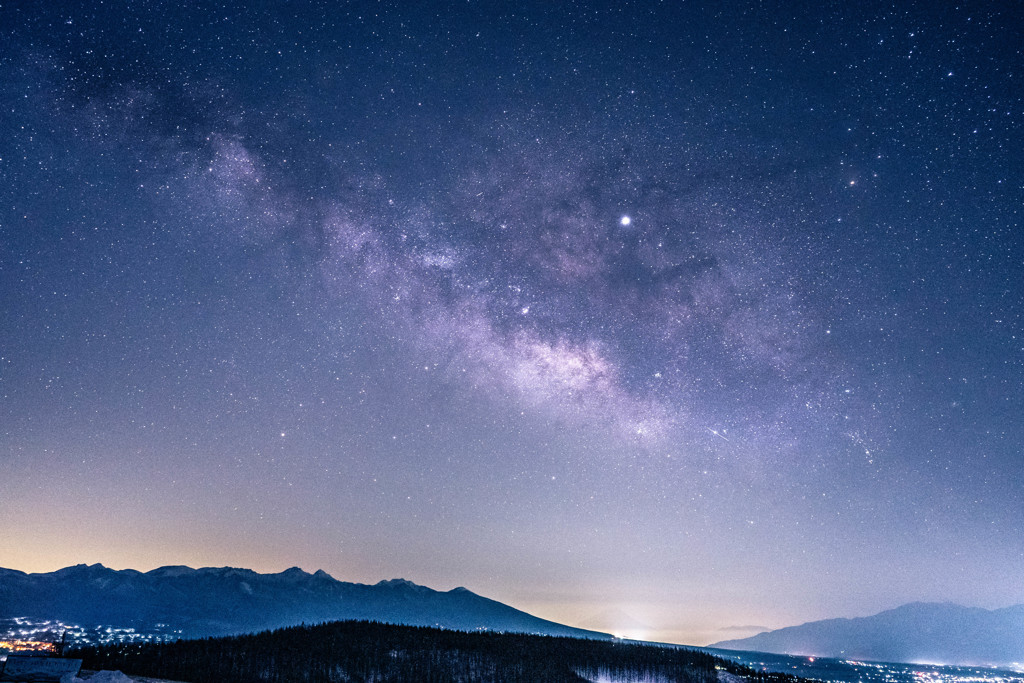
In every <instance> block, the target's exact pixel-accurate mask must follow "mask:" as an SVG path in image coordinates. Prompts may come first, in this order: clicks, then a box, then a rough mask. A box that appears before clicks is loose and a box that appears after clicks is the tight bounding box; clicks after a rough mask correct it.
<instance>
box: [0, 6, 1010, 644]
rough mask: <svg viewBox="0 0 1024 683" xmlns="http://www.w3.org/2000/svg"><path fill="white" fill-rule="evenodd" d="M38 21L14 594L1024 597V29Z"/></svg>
mask: <svg viewBox="0 0 1024 683" xmlns="http://www.w3.org/2000/svg"><path fill="white" fill-rule="evenodd" d="M0 17H2V22H0V24H2V26H3V27H4V28H3V29H2V35H3V44H4V46H5V48H4V50H3V55H2V57H0V84H2V85H0V92H2V93H3V102H4V105H3V107H2V114H0V116H2V121H3V126H4V130H5V131H7V133H6V134H5V136H4V138H3V140H2V141H0V174H2V180H3V182H2V186H3V187H2V188H0V286H2V292H3V294H2V298H0V306H2V308H0V311H2V315H3V318H2V322H3V341H2V346H0V356H2V359H0V422H2V426H0V448H2V450H0V467H2V468H3V471H4V475H3V477H2V480H3V483H0V494H2V499H3V502H2V503H0V510H2V511H3V514H4V517H5V520H7V524H5V525H4V528H3V531H2V532H0V545H3V547H4V548H7V549H9V550H5V558H6V559H4V560H3V562H2V564H3V565H4V566H9V567H13V568H17V569H25V570H30V571H49V570H52V569H55V568H57V567H59V566H63V565H65V564H71V563H76V562H103V563H105V564H108V565H111V566H115V567H134V568H139V569H146V568H152V567H155V566H159V565H161V564H193V565H216V566H222V565H237V566H247V567H252V568H255V569H259V570H274V571H279V570H281V569H284V568H285V567H287V566H291V565H299V566H302V567H303V568H306V569H308V570H315V569H319V568H323V569H325V570H327V571H329V572H330V573H332V574H333V575H334V576H336V577H338V578H341V579H346V580H360V581H377V580H380V579H383V578H389V577H392V576H403V577H406V578H409V579H412V580H414V581H418V582H420V583H426V584H428V585H431V586H434V587H437V588H450V587H453V586H455V585H466V586H468V587H470V588H471V589H473V590H475V591H477V592H480V593H483V594H486V595H489V596H491V597H495V598H498V599H502V600H506V601H509V602H511V603H513V604H515V605H516V606H519V607H523V608H527V609H530V610H532V611H533V612H535V613H537V614H539V615H541V616H545V617H548V618H552V619H557V620H560V621H564V622H568V623H572V624H575V625H581V626H586V627H592V628H600V629H606V630H623V629H628V630H629V633H630V634H631V635H642V636H649V637H658V638H662V639H668V640H675V641H679V642H710V641H713V640H720V639H724V638H725V637H734V636H736V635H737V633H738V632H737V631H736V630H735V628H730V627H735V626H736V625H738V624H754V623H756V624H765V625H767V626H773V627H774V626H783V625H786V624H789V623H793V622H797V621H806V620H809V619H813V618H822V617H830V616H852V615H858V614H868V613H871V612H873V611H878V610H880V609H884V608H888V607H892V606H895V605H897V604H900V603H902V602H909V601H911V600H951V601H958V602H962V603H965V604H972V605H979V606H985V607H998V606H1005V605H1008V604H1012V603H1015V602H1021V601H1024V592H1022V590H1024V589H1022V587H1021V584H1020V582H1019V581H1018V580H1016V577H1019V576H1020V572H1021V570H1022V569H1024V526H1022V524H1024V499H1022V493H1021V492H1022V491H1024V452H1022V448H1024V430H1022V424H1024V421H1022V420H1021V419H1020V417H1019V416H1020V415H1021V414H1024V405H1022V392H1021V387H1022V386H1024V342H1022V335H1024V318H1022V312H1024V304H1022V299H1021V292H1022V291H1024V237H1022V235H1024V232H1022V230H1021V225H1020V219H1021V206H1022V200H1024V188H1022V184H1021V182H1022V181H1021V177H1022V176H1021V161H1020V160H1021V159H1024V149H1022V145H1021V140H1022V139H1024V135H1022V130H1021V116H1022V114H1024V111H1022V90H1021V87H1020V85H1019V83H1018V79H1019V77H1020V76H1021V72H1022V66H1024V64H1022V58H1021V54H1020V49H1019V47H1018V45H1017V43H1018V42H1019V41H1018V40H1016V33H1017V29H1018V28H1019V27H1020V26H1021V25H1022V20H1024V17H1022V16H1021V15H1020V14H1019V12H1016V11H1015V10H1012V9H1008V8H1003V9H977V10H975V9H973V8H960V9H954V8H949V9H945V8H943V9H935V8H932V7H926V6H921V7H910V6H908V7H907V8H906V9H905V10H899V11H897V10H894V9H892V8H888V7H884V6H881V5H877V6H876V5H873V4H871V3H868V4H863V5H858V6H857V7H856V8H844V7H821V6H818V5H808V6H803V4H800V3H790V4H772V5H771V6H761V5H758V6H756V7H755V6H746V5H742V4H741V5H737V6H735V7H732V8H730V10H729V11H728V12H724V13H720V12H717V11H716V10H714V9H711V8H708V7H701V6H700V5H699V4H697V5H685V6H682V7H674V6H668V7H663V6H655V5H653V4H650V3H639V4H637V5H632V4H630V3H608V4H602V3H582V4H580V5H573V6H571V7H568V8H559V7H548V6H547V5H545V4H543V3H537V4H525V5H524V4H516V5H507V6H504V7H501V6H487V5H484V6H476V5H473V4H467V5H466V6H461V5H460V6H458V7H455V6H449V5H437V6H429V5H425V4H420V3H417V4H416V5H415V6H412V5H410V6H409V7H402V6H381V5H379V4H376V3H341V4H338V3H326V4H323V5H318V4H316V3H312V4H306V3H301V4H299V5H288V6H287V7H283V6H282V7H281V8H277V9H273V8H271V9H267V10H266V11H262V12H261V11H257V10H255V9H254V8H252V7H247V6H244V5H243V6H234V5H231V4H226V5H224V4H221V5H216V6H204V7H197V8H192V7H184V8H182V7H178V6H176V5H171V4H162V3H154V4H151V5H146V6H141V5H135V4H128V5H124V6H119V7H113V6H107V5H106V4H100V3H86V4H85V5H81V4H79V3H73V4H69V5H67V6H62V5H61V3H47V5H46V7H39V6H35V5H34V4H23V3H14V4H9V5H5V6H4V7H3V8H0ZM11 549H13V550H11Z"/></svg>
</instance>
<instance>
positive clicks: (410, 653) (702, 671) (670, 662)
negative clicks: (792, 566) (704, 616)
mask: <svg viewBox="0 0 1024 683" xmlns="http://www.w3.org/2000/svg"><path fill="white" fill-rule="evenodd" d="M74 656H76V657H81V658H82V659H83V661H84V663H83V667H84V668H86V669H119V670H121V671H124V672H125V673H129V674H133V675H139V676H154V677H159V678H169V679H175V680H180V681H189V682H190V683H252V682H253V681H263V682H266V683H293V682H294V683H298V682H301V683H339V682H341V681H346V682H348V681H351V682H355V683H362V682H369V681H374V682H375V683H389V682H396V683H397V682H407V681H418V682H422V683H477V682H481V683H483V682H494V683H499V682H500V683H516V682H522V683H545V682H548V683H563V682H565V683H568V682H572V683H581V682H582V681H586V680H589V679H593V678H596V677H598V676H605V677H608V676H613V677H615V678H617V679H618V678H621V679H625V680H659V681H660V680H664V681H677V682H679V683H713V682H714V681H716V680H717V674H718V671H717V669H719V668H721V669H726V670H729V671H732V672H733V673H738V674H742V675H749V676H750V677H751V678H752V679H755V680H759V681H764V682H765V683H787V682H788V681H790V680H793V679H792V678H791V677H787V676H780V675H776V674H768V675H764V674H755V673H754V672H752V671H749V670H746V669H743V668H742V667H739V666H738V665H735V664H730V663H726V662H724V661H723V660H720V659H717V658H715V657H712V656H711V655H708V654H705V653H702V652H696V651H692V650H686V649H681V648H672V647H659V646H654V645H638V644H630V643H622V642H604V641H593V640H585V639H577V638H565V637H551V636H532V635H522V634H502V633H465V632H461V631H449V630H443V629H436V628H427V627H413V626H394V625H386V624H379V623H375V622H356V621H345V622H333V623H328V624H320V625H316V626H296V627H291V628H285V629H279V630H276V631H266V632H263V633H257V634H253V635H245V636H233V637H227V638H208V639H204V640H181V641H177V642H174V643H160V644H141V645H119V646H104V647H98V648H89V649H84V650H79V651H76V652H75V654H74Z"/></svg>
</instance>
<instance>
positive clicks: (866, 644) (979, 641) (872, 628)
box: [711, 602, 1024, 666]
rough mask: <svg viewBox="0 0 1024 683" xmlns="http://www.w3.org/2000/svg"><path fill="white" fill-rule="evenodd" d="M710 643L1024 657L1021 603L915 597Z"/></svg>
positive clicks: (925, 656) (817, 652) (882, 655)
mask: <svg viewBox="0 0 1024 683" xmlns="http://www.w3.org/2000/svg"><path fill="white" fill-rule="evenodd" d="M711 647H717V648H723V649H728V650H752V651H757V652H775V653H778V654H794V655H813V656H819V657H836V658H839V659H864V660H871V661H879V662H915V663H917V662H921V663H936V664H964V665H967V664H975V665H997V666H1000V665H1001V666H1006V665H1009V664H1013V663H1020V662H1024V605H1015V606H1013V607H1006V608H1004V609H997V610H986V609H980V608H976V607H962V606H960V605H954V604H951V603H942V604H939V603H924V602H915V603H911V604H909V605H903V606H902V607H897V608H895V609H891V610H888V611H885V612H882V613H880V614H876V615H874V616H870V617H862V618H858V619H827V620H825V621H813V622H810V623H807V624H802V625H800V626H791V627H789V628H782V629H778V630H775V631H768V632H765V633H760V634H758V635H756V636H752V637H750V638H743V639H741V640H724V641H722V642H719V643H715V644H713V645H711Z"/></svg>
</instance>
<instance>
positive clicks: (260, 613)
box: [0, 564, 611, 639]
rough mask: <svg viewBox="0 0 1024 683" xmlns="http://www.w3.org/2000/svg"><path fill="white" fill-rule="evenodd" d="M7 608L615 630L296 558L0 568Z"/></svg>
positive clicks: (232, 621)
mask: <svg viewBox="0 0 1024 683" xmlns="http://www.w3.org/2000/svg"><path fill="white" fill-rule="evenodd" d="M11 617H33V618H38V619H59V620H61V621H64V622H66V623H73V624H78V625H81V626H85V627H91V626H95V625H104V626H114V627H134V628H137V629H140V630H142V629H147V630H148V629H152V628H154V627H155V626H156V625H157V624H163V625H165V628H170V629H176V630H177V629H180V630H181V631H182V634H183V635H184V636H186V637H203V636H216V635H229V634H236V633H249V632H255V631H261V630H265V629H272V628H280V627H283V626H291V625H297V624H302V623H306V624H313V623H319V622H324V621H335V620H342V619H366V620H373V621H380V622H386V623H392V624H407V625H413V626H438V627H441V628H447V629H458V630H462V631H474V630H486V631H505V632H516V633H536V634H544V635H559V636H574V637H583V638H598V639H607V638H611V636H610V635H608V634H604V633H598V632H596V631H586V630H583V629H576V628H572V627H570V626H564V625H562V624H558V623H555V622H553V621H547V620H545V619H540V618H538V617H534V616H532V615H530V614H527V613H526V612H522V611H520V610H517V609H515V608H513V607H510V606H508V605H505V604H503V603H500V602H497V601H495V600H490V599H488V598H484V597H481V596H479V595H477V594H475V593H473V592H471V591H469V590H467V589H465V588H455V589H453V590H450V591H446V592H440V591H435V590H433V589H431V588H427V587H426V586H419V585H416V584H415V583H412V582H410V581H405V580H403V579H392V580H390V581H381V582H380V583H377V584H374V585H366V584H360V583H348V582H345V581H338V580H337V579H334V578H333V577H331V576H330V575H329V574H327V573H326V572H324V571H318V572H316V573H314V574H309V573H307V572H304V571H302V570H301V569H299V568H297V567H293V568H291V569H288V570H286V571H283V572H281V573H279V574H258V573H256V572H254V571H252V570H250V569H235V568H231V567H222V568H212V567H207V568H203V569H192V568H190V567H180V566H179V567H161V568H159V569H154V570H153V571H150V572H139V571H135V570H133V569H124V570H113V569H108V568H107V567H104V566H103V565H100V564H94V565H88V566H87V565H83V564H80V565H75V566H73V567H66V568H64V569H59V570H57V571H55V572H50V573H45V574H26V573H24V572H20V571H16V570H12V569H3V568H0V618H11Z"/></svg>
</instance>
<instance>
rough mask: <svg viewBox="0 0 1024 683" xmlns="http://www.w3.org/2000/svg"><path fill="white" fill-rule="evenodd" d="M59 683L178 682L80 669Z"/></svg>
mask: <svg viewBox="0 0 1024 683" xmlns="http://www.w3.org/2000/svg"><path fill="white" fill-rule="evenodd" d="M60 683H178V682H177V681H167V680H164V679H162V678H146V677H145V676H126V675H125V674H123V673H121V672H120V671H81V672H79V674H78V676H75V675H74V674H68V675H67V676H64V677H63V678H61V679H60Z"/></svg>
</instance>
